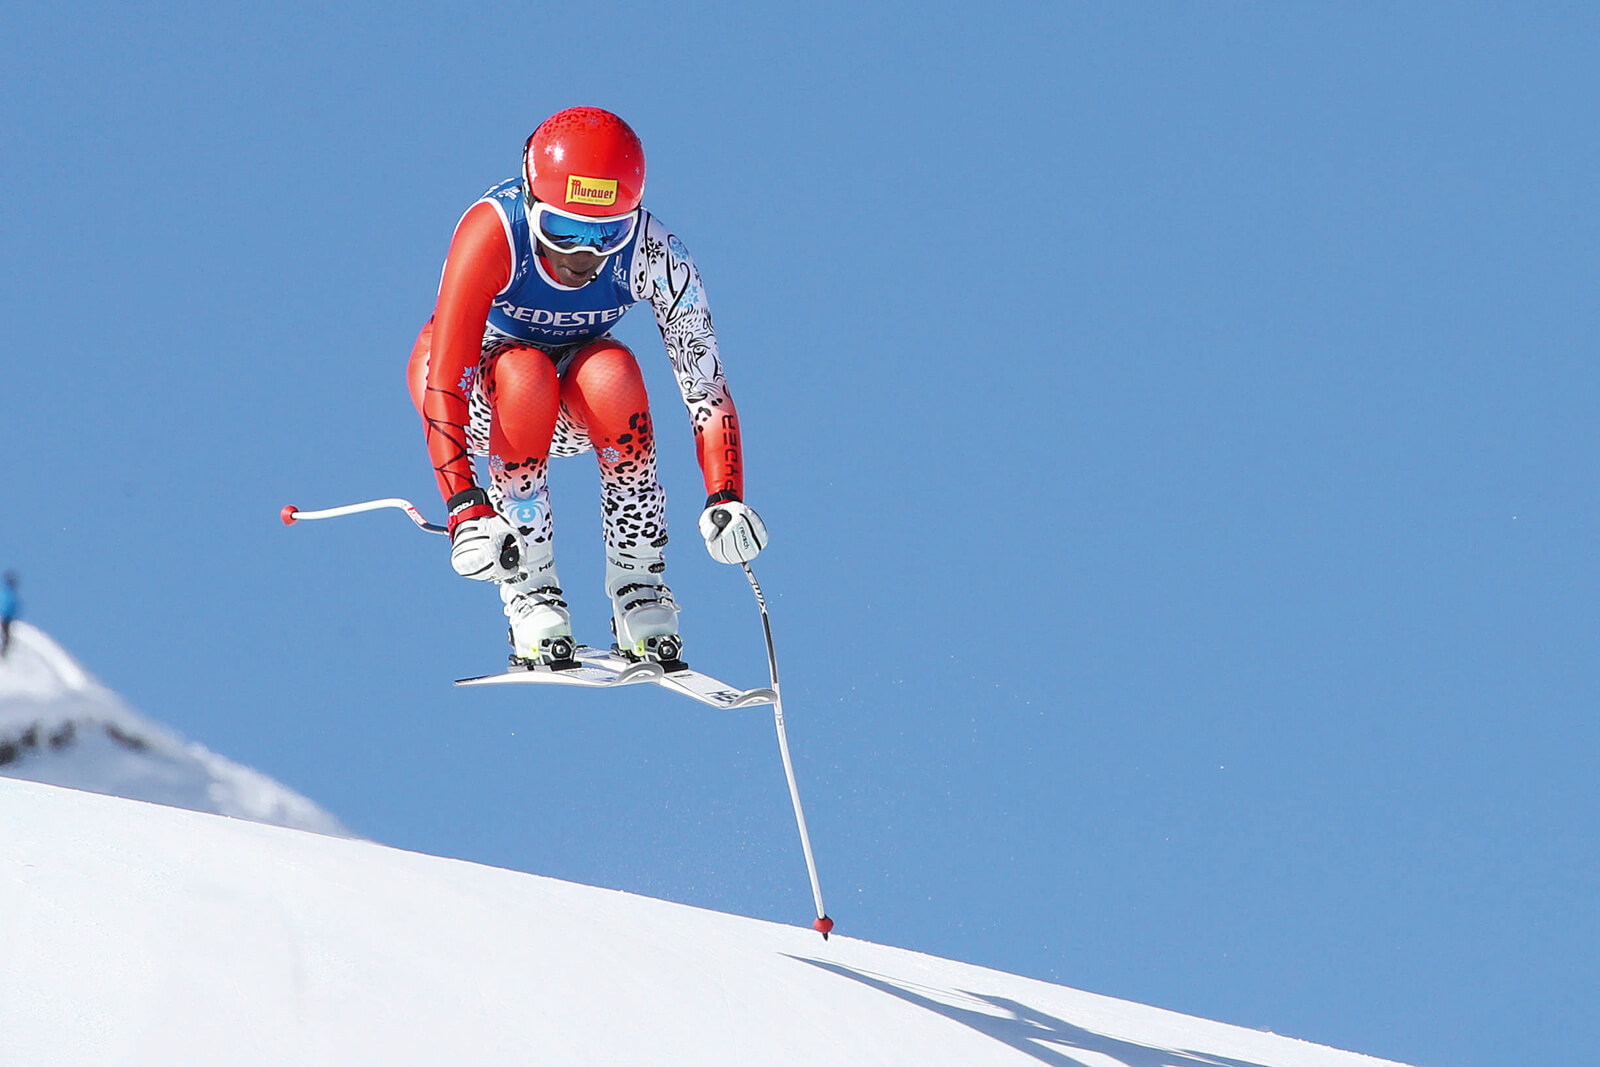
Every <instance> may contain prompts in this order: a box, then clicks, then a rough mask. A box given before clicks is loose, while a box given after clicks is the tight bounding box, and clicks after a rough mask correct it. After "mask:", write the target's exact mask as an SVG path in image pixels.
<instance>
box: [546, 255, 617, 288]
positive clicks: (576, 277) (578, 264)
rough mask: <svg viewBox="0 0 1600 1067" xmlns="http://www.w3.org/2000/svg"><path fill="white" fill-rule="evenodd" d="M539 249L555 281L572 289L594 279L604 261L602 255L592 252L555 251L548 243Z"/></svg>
mask: <svg viewBox="0 0 1600 1067" xmlns="http://www.w3.org/2000/svg"><path fill="white" fill-rule="evenodd" d="M540 250H541V251H542V252H544V255H545V259H546V260H548V261H549V263H550V273H551V274H554V275H555V278H556V281H558V282H560V283H561V284H562V285H567V286H571V287H572V288H574V289H577V288H581V287H582V286H585V285H588V284H589V283H590V282H592V281H594V279H595V275H597V274H599V273H600V267H601V265H603V264H604V263H605V261H606V258H605V257H604V256H600V255H596V254H595V253H593V252H557V251H556V250H555V249H553V248H551V247H550V246H549V245H544V246H542V247H541V249H540Z"/></svg>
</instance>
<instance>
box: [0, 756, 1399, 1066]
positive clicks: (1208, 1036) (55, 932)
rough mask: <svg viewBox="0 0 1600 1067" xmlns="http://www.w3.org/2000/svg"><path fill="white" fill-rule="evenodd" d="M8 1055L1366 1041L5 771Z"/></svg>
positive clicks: (950, 1062)
mask: <svg viewBox="0 0 1600 1067" xmlns="http://www.w3.org/2000/svg"><path fill="white" fill-rule="evenodd" d="M0 812H3V813H4V817H3V818H0V900H3V901H4V906H3V907H0V945H3V946H4V951H3V952H0V1020H4V1035H3V1038H0V1049H3V1051H0V1061H3V1062H4V1063H5V1064H7V1067H11V1065H15V1067H44V1065H50V1067H77V1065H84V1067H88V1065H91V1064H92V1065H96V1067H99V1065H104V1064H118V1065H135V1067H143V1065H151V1067H154V1065H158V1064H159V1065H168V1064H229V1065H230V1067H249V1065H255V1064H262V1065H267V1064H272V1065H278V1064H296V1065H323V1064H326V1065H329V1067H333V1065H338V1067H345V1065H350V1064H386V1065H389V1064H395V1065H409V1064H427V1065H430V1067H431V1065H435V1064H496V1065H499V1064H562V1065H566V1064H641V1065H643V1064H649V1065H652V1067H656V1065H660V1067H677V1065H684V1067H688V1065H693V1067H708V1065H722V1064H729V1065H733V1064H741V1065H742V1064H760V1065H762V1067H786V1065H795V1067H825V1065H826V1067H833V1065H842V1067H857V1065H861V1067H877V1065H898V1064H907V1065H911V1064H915V1065H917V1067H989V1065H994V1067H1006V1065H1010V1067H1027V1065H1030V1064H1032V1065H1035V1067H1037V1065H1038V1064H1052V1065H1059V1067H1381V1065H1382V1064H1383V1063H1384V1062H1385V1061H1381V1060H1376V1059H1371V1058H1369V1057H1366V1056H1360V1055H1356V1054H1353V1053H1348V1052H1338V1051H1335V1050H1333V1049H1329V1048H1325V1047H1322V1046H1318V1045H1312V1044H1308V1043H1306V1042H1302V1041H1295V1040H1292V1039H1290V1038H1285V1037H1278V1036H1276V1035H1273V1034H1267V1033H1261V1032H1259V1031H1253V1030H1245V1029H1242V1028H1239V1027H1233V1026H1226V1025H1223V1024H1221V1023H1214V1022H1207V1021H1205V1020H1203V1019H1196V1018H1192V1017H1189V1016H1184V1015H1178V1014H1176V1013H1173V1012H1168V1011H1162V1010H1159V1009H1156V1008H1148V1007H1143V1006H1141V1005H1137V1004H1129V1003H1126V1002H1123V1001H1117V1000H1113V999H1111V998H1110V997H1104V996H1099V995H1095V994H1091V993H1080V992H1077V991H1075V990H1072V989H1067V988H1065V987H1062V986H1057V985H1051V984H1049V983H1046V982H1041V981H1036V980H1034V979H1029V978H1021V977H1018V976H1016V975H1010V974H1005V973H1002V972H999V971H993V970H988V969H985V968H982V967H973V966H970V965H967V964H963V963H956V962H953V961H950V960H942V959H937V958H935V957H932V956H926V955H922V954H919V953H915V952H907V951H905V950H903V949H895V948H888V947H885V946H882V945H874V944H871V943H868V942H864V941H857V940H854V939H852V938H850V937H848V936H841V935H840V934H839V933H838V932H837V931H836V932H835V934H834V936H833V938H832V939H831V940H829V941H827V942H824V941H822V940H821V939H820V938H818V937H817V935H816V934H815V933H813V932H812V931H811V930H810V929H809V928H807V927H805V926H803V925H797V926H784V925H779V924H776V923H769V922H759V921H757V920H754V919H746V918H740V917H738V916H733V915H722V914H719V913H716V912H711V911H705V910H702V909H699V908H691V907H687V906H685V905H681V904H670V903H667V902H665V901H659V900H651V899H649V898H646V897H638V896H632V895H630V894H627V893H620V892H616V891H614V890H606V889H595V888H591V887H587V886H579V885H573V884H571V883H567V882H559V881H555V880H553V879H549V878H540V877H537V876H535V875H531V874H521V873H517V872H515V871H506V870H498V869H495V868H492V867H484V866H481V865H478V864H473V863H466V862H463V861H460V860H447V859H439V858H436V857H432V856H422V855H418V854H415V853H409V852H402V851H399V850H398V849H393V848H387V847H384V846H382V845H377V844H374V843H372V842H369V841H358V840H350V839H340V838H334V837H327V836H323V835H318V834H308V833H303V832H300V831H296V830H289V829H284V828H282V827H277V826H267V825H261V824H257V823H250V822H242V821H239V820H236V819H219V818H216V817H215V816H212V815H204V814H198V813H195V812H190V811H181V810H179V809H177V808H171V807H163V806H157V805H151V804H139V803H134V802H131V801H127V800H123V799H120V798H116V797H106V796H97V795H94V794H91V793H84V792H78V791H75V790H68V789H58V788H54V787H51V786H43V785H37V784H34V783H31V782H18V781H8V780H6V779H3V778H0Z"/></svg>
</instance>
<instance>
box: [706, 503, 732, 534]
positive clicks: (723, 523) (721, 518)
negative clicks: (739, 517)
mask: <svg viewBox="0 0 1600 1067" xmlns="http://www.w3.org/2000/svg"><path fill="white" fill-rule="evenodd" d="M732 521H733V515H732V513H730V512H729V511H728V509H727V508H718V509H717V510H716V511H713V512H712V513H711V525H713V526H715V527H716V528H717V532H718V533H721V532H722V531H723V530H726V529H727V528H728V523H730V522H732Z"/></svg>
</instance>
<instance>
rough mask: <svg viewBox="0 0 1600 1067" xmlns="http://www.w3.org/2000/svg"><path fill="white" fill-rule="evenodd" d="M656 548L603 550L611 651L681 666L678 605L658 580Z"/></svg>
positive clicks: (659, 568)
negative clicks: (613, 641) (634, 551)
mask: <svg viewBox="0 0 1600 1067" xmlns="http://www.w3.org/2000/svg"><path fill="white" fill-rule="evenodd" d="M663 569H664V565H663V564H662V562H661V554H660V552H659V551H657V552H655V553H653V554H651V555H650V556H639V555H634V554H631V553H623V552H614V551H613V552H607V553H606V594H607V595H608V596H610V597H611V632H612V634H614V635H615V636H616V644H615V646H613V651H615V652H616V653H617V654H618V655H620V656H622V657H623V658H625V659H631V660H635V661H640V660H650V661H652V662H655V663H659V664H661V666H662V667H663V668H664V669H666V670H669V671H673V670H682V669H683V668H684V667H685V666H687V664H685V663H684V662H683V640H682V639H681V638H680V637H679V636H678V605H677V603H676V602H675V601H674V600H673V599H672V590H670V589H668V588H667V586H666V583H665V582H663V581H662V580H661V571H662V570H663Z"/></svg>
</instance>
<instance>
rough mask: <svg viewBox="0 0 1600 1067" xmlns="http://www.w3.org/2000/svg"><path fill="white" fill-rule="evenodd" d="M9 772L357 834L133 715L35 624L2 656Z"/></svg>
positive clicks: (20, 625) (1, 743)
mask: <svg viewBox="0 0 1600 1067" xmlns="http://www.w3.org/2000/svg"><path fill="white" fill-rule="evenodd" d="M0 775H5V776H7V777H11V778H22V779H26V780H28V781H34V782H44V783H48V784H51V785H61V786H68V787H71V788H74V789H84V790H88V791H89V792H92V793H107V794H111V795H113V796H120V797H127V798H129V799H131V800H145V801H150V802H151V803H155V804H166V805H169V806H172V807H178V808H189V809H191V810H194V811H204V812H210V813H212V814H216V815H230V816H233V817H235V818H240V819H250V820H252V821H254V822H264V823H274V824H277V825H279V826H289V827H293V828H295V829H300V830H311V831H315V832H317V833H323V834H333V835H337V836H349V835H350V832H349V831H348V830H347V829H345V827H344V826H343V825H342V824H341V823H340V822H339V820H338V819H335V818H334V817H333V816H332V815H330V814H328V813H327V812H326V811H323V810H322V809H321V808H319V807H318V806H317V805H316V804H314V803H312V802H311V801H310V800H308V799H306V798H305V797H303V796H301V795H300V794H299V793H296V792H294V791H293V790H292V789H289V788H288V787H287V786H284V785H282V784H280V783H278V782H275V781H273V780H272V779H271V778H269V777H267V776H266V775H264V774H261V773H260V772H259V771H255V770H252V769H250V768H249V767H244V766H241V765H239V764H237V763H234V762H233V761H232V760H229V759H225V758H223V757H222V756H219V755H217V754H216V753H214V752H211V751H210V750H209V749H207V748H205V747H204V746H203V745H199V744H195V743H194V742H191V741H185V740H184V739H183V738H182V737H180V736H178V735H177V734H175V733H173V732H172V731H171V730H168V729H167V728H165V727H163V726H161V725H159V724H158V723H155V722H152V721H151V720H149V719H147V718H145V717H144V716H142V715H140V714H138V713H137V712H135V711H133V710H132V709H131V708H129V707H128V706H127V704H126V703H124V702H123V700H122V698H121V697H119V696H118V695H117V694H116V693H114V692H113V691H111V690H110V689H107V688H106V687H105V686H104V685H101V684H100V683H99V682H98V681H96V680H95V679H94V678H93V677H92V676H91V675H90V674H89V673H88V672H87V671H85V670H84V669H83V668H82V667H81V666H79V665H78V663H77V661H76V660H74V659H73V658H72V657H71V656H70V655H68V654H67V653H66V652H65V651H64V650H63V649H62V648H61V646H60V645H58V644H56V643H55V642H54V641H52V640H51V639H50V638H49V637H48V636H46V635H45V634H44V633H43V632H42V631H40V630H39V629H37V628H35V627H33V626H29V625H28V624H27V623H25V622H17V623H14V624H13V625H12V628H11V648H10V650H9V652H8V653H7V654H6V656H5V658H3V659H0Z"/></svg>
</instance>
